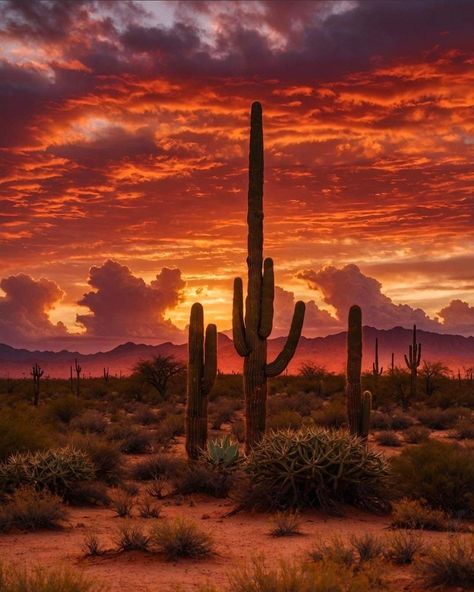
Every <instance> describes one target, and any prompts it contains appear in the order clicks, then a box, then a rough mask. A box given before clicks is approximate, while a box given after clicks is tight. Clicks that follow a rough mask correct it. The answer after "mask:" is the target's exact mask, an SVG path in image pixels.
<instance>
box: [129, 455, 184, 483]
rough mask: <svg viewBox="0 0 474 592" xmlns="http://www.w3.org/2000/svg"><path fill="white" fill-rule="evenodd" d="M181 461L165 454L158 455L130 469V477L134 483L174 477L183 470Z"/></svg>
mask: <svg viewBox="0 0 474 592" xmlns="http://www.w3.org/2000/svg"><path fill="white" fill-rule="evenodd" d="M183 466H184V463H183V461H182V460H181V459H179V458H176V457H175V456H171V455H167V454H159V455H155V456H152V457H150V458H147V459H146V460H143V461H141V462H138V463H137V464H135V465H133V466H132V467H131V469H130V477H131V478H132V479H135V480H136V481H151V480H153V479H156V478H157V477H167V478H170V477H175V476H176V475H177V474H178V473H179V472H180V471H182V470H183Z"/></svg>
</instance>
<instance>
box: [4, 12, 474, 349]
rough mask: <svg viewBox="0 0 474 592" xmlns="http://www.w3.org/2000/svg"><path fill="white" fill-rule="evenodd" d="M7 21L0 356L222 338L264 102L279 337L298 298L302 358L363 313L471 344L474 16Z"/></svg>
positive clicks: (94, 16)
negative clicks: (194, 315)
mask: <svg viewBox="0 0 474 592" xmlns="http://www.w3.org/2000/svg"><path fill="white" fill-rule="evenodd" d="M2 9H3V14H2V15H1V16H0V46H1V49H0V59H1V62H0V69H1V72H0V80H1V82H0V118H1V121H0V123H1V128H0V129H1V130H2V134H1V138H0V139H1V148H0V169H1V173H0V202H1V207H0V222H1V226H0V250H1V254H2V276H1V277H2V278H4V279H3V281H2V284H1V287H2V290H3V292H0V342H6V343H10V344H12V345H15V346H27V347H31V346H35V347H36V346H44V347H49V348H52V349H57V348H60V347H63V346H64V347H70V346H71V347H72V346H74V347H78V348H79V349H82V350H83V351H89V350H93V349H97V347H108V346H112V345H114V344H117V343H121V342H123V341H127V340H134V341H145V342H153V343H154V342H160V341H163V340H165V339H166V340H167V339H170V340H173V341H179V340H181V341H182V340H183V339H184V336H183V335H184V334H183V332H182V329H183V328H184V327H185V325H186V323H187V318H188V314H189V309H190V306H191V303H192V302H193V301H196V300H199V301H201V302H202V303H203V304H204V306H205V310H206V318H207V320H208V321H210V320H213V321H215V322H217V324H218V327H219V329H220V330H225V329H228V328H229V327H230V307H231V286H232V279H233V277H234V276H235V275H245V256H246V251H245V249H246V241H245V237H246V226H245V210H246V190H247V181H246V174H247V169H246V166H247V142H248V114H249V106H250V103H251V101H253V100H260V101H261V102H262V103H263V108H264V126H265V148H266V163H265V165H266V171H265V174H266V184H265V212H266V217H265V248H266V255H268V256H272V257H273V258H274V259H275V265H276V281H277V284H278V286H280V288H281V290H278V291H277V302H276V305H277V306H276V308H277V319H276V332H275V333H274V335H278V334H283V333H284V332H285V331H286V330H287V325H288V322H289V318H288V317H289V315H290V314H291V311H292V304H293V299H294V297H295V298H302V299H304V300H305V301H313V303H312V304H311V305H310V309H309V313H308V316H307V320H306V325H305V329H304V331H303V332H304V334H306V335H307V336H313V335H322V334H326V333H330V332H334V331H337V330H341V329H342V328H343V327H344V326H345V315H346V311H347V308H348V306H350V304H351V303H354V302H359V304H361V305H362V307H363V309H364V322H366V323H367V324H371V325H373V326H378V327H380V328H388V327H391V326H394V325H397V324H400V325H403V326H410V325H411V323H412V322H414V321H416V322H417V323H418V325H419V326H420V327H424V328H426V329H433V330H435V331H436V330H439V331H445V332H456V333H462V334H465V335H470V334H474V271H473V270H474V256H473V254H472V253H473V242H474V241H473V239H474V236H473V228H474V226H473V206H474V196H473V180H474V169H473V166H472V162H473V149H474V133H473V130H474V111H473V105H474V67H473V65H474V51H473V50H474V41H473V40H474V24H473V23H474V3H472V2H470V1H467V0H466V1H463V0H454V1H452V0H451V1H449V2H448V1H447V0H445V1H437V0H419V1H418V0H417V1H413V2H406V0H395V1H391V0H387V1H384V2H377V1H373V2H371V1H370V0H365V1H364V2H357V1H341V2H325V1H321V2H314V1H306V0H300V1H299V2H286V1H285V0H278V1H272V0H271V1H260V2H257V1H253V2H245V1H243V2H231V1H229V2H225V1H224V2H192V1H187V2H178V1H175V2H165V1H163V2H139V1H136V2H113V3H111V2H100V1H99V2H94V3H92V2H89V1H84V2H81V1H79V0H74V2H64V1H49V0H48V1H44V2H43V1H36V2H21V1H16V2H10V3H8V2H7V3H3V4H2ZM109 260H110V261H109ZM106 261H109V263H106ZM91 267H93V270H92V272H91V273H90V271H89V270H90V268H91ZM127 268H128V269H127ZM163 269H164V271H162V270H163ZM178 270H179V271H178ZM157 276H158V277H157ZM42 278H43V279H42ZM88 279H89V284H88ZM291 293H293V295H292V294H291ZM85 294H87V296H84V295H85ZM293 296H294V297H293ZM453 301H454V303H453ZM439 313H441V314H439ZM77 315H79V318H77ZM58 323H59V324H58ZM71 333H72V334H74V335H71ZM77 333H81V334H82V335H80V336H77V335H75V334H77Z"/></svg>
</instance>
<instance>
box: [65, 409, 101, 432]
mask: <svg viewBox="0 0 474 592" xmlns="http://www.w3.org/2000/svg"><path fill="white" fill-rule="evenodd" d="M70 425H71V428H72V429H74V430H77V431H79V432H81V433H83V434H103V433H104V432H105V429H106V427H107V421H106V420H105V417H104V416H103V415H102V413H100V412H99V411H95V410H94V409H88V410H87V411H85V412H84V413H82V414H81V415H78V416H77V417H74V418H73V419H72V420H71V422H70Z"/></svg>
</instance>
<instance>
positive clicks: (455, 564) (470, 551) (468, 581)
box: [417, 536, 474, 590]
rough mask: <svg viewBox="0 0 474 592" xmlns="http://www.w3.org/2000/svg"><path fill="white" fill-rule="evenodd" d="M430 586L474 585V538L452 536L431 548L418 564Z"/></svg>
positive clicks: (468, 587) (468, 586) (470, 586)
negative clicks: (444, 542) (445, 542)
mask: <svg viewBox="0 0 474 592" xmlns="http://www.w3.org/2000/svg"><path fill="white" fill-rule="evenodd" d="M417 568H418V571H419V573H420V574H421V576H422V577H423V579H424V582H425V584H426V585H428V586H433V587H434V586H440V587H441V586H443V587H444V586H459V587H462V588H463V589H466V590H467V589H471V588H472V587H473V586H474V539H473V538H472V536H471V537H470V538H467V537H459V536H458V537H452V538H451V540H450V541H448V543H447V544H444V545H440V546H438V547H432V548H431V549H429V550H428V551H427V552H426V553H425V555H424V557H423V559H421V560H420V562H419V564H418V565H417Z"/></svg>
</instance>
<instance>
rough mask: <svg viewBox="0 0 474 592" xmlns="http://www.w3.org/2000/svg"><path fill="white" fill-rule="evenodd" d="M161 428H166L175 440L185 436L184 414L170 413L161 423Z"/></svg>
mask: <svg viewBox="0 0 474 592" xmlns="http://www.w3.org/2000/svg"><path fill="white" fill-rule="evenodd" d="M160 427H162V428H165V429H166V430H167V431H169V433H170V434H172V436H173V438H176V437H177V436H183V435H184V414H182V413H170V415H167V416H166V417H165V418H164V419H163V420H162V421H161V423H160Z"/></svg>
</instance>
